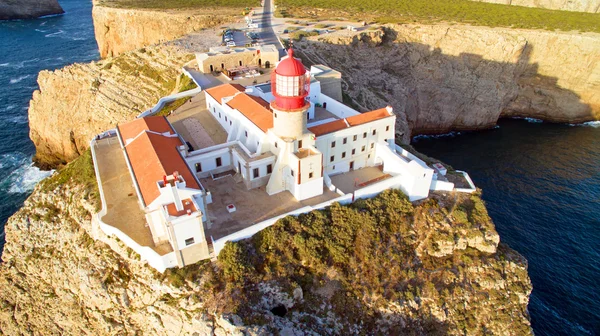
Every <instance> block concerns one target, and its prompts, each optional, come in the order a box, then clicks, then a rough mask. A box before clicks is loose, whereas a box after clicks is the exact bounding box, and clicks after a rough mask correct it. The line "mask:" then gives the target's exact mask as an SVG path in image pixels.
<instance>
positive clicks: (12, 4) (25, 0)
mask: <svg viewBox="0 0 600 336" xmlns="http://www.w3.org/2000/svg"><path fill="white" fill-rule="evenodd" d="M64 12H65V11H64V10H63V9H62V7H60V5H59V4H58V1H57V0H5V1H2V2H0V20H22V19H35V18H38V17H41V16H46V15H55V14H63V13H64Z"/></svg>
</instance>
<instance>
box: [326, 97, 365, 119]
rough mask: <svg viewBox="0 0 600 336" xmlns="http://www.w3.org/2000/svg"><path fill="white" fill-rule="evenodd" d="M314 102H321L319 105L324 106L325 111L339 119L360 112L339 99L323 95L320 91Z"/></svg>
mask: <svg viewBox="0 0 600 336" xmlns="http://www.w3.org/2000/svg"><path fill="white" fill-rule="evenodd" d="M316 103H318V104H321V106H324V107H325V109H326V110H327V111H329V112H331V113H333V114H335V115H336V116H337V117H338V118H341V119H343V118H348V117H352V116H355V115H359V114H360V112H358V111H356V110H355V109H353V108H351V107H349V106H346V105H344V104H342V103H340V102H339V101H337V100H335V99H333V98H331V97H328V96H327V95H324V94H322V93H321V94H320V95H319V97H318V99H317V100H316Z"/></svg>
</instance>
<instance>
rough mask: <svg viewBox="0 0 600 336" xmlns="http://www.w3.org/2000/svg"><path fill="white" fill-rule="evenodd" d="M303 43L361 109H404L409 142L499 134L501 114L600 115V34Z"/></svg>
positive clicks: (401, 29)
mask: <svg viewBox="0 0 600 336" xmlns="http://www.w3.org/2000/svg"><path fill="white" fill-rule="evenodd" d="M297 46H298V47H299V50H300V51H301V53H303V54H304V55H305V56H306V57H307V58H308V59H309V60H310V61H312V62H315V63H325V64H327V65H329V66H331V67H333V68H334V69H337V70H340V71H341V72H342V73H343V78H344V81H345V88H346V91H347V93H348V95H349V96H350V97H352V98H353V100H354V101H355V102H356V103H357V104H358V105H360V106H359V107H361V108H363V109H370V108H376V107H379V106H385V105H386V104H391V105H392V106H394V108H395V111H396V112H397V113H398V115H399V117H400V118H398V120H399V123H400V124H399V126H400V130H399V131H400V132H401V133H403V135H404V137H405V140H408V139H409V136H410V135H416V134H421V133H443V132H448V131H451V130H472V129H483V128H489V127H492V126H493V125H495V123H496V121H497V120H498V118H501V117H532V118H538V119H542V120H546V121H551V122H570V123H575V122H584V121H590V120H598V119H599V118H600V95H599V94H598V92H600V35H598V34H576V33H558V32H546V31H535V30H517V29H503V28H485V27H472V26H462V25H451V26H446V25H402V26H390V27H387V28H385V30H384V31H377V32H364V33H357V34H350V33H348V32H339V33H335V34H331V35H323V36H318V37H316V36H315V37H312V38H310V39H308V40H305V41H303V42H301V43H299V44H297ZM373 55H377V57H373Z"/></svg>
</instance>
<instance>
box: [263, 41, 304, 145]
mask: <svg viewBox="0 0 600 336" xmlns="http://www.w3.org/2000/svg"><path fill="white" fill-rule="evenodd" d="M271 88H272V89H271V90H272V91H273V96H274V97H275V100H274V101H273V102H271V109H272V110H273V130H274V132H275V134H277V135H278V136H279V137H281V138H287V139H299V138H301V137H302V136H303V135H305V134H307V133H308V130H307V129H306V122H307V120H308V110H309V108H310V103H309V102H308V101H307V100H306V97H307V96H308V93H309V89H310V74H309V72H308V71H306V69H305V68H304V65H303V64H302V62H301V61H300V60H299V59H297V58H294V50H293V49H291V48H290V49H289V50H288V56H287V57H285V58H283V59H282V60H281V61H280V62H279V64H278V65H277V67H276V68H275V71H274V72H273V74H272V77H271Z"/></svg>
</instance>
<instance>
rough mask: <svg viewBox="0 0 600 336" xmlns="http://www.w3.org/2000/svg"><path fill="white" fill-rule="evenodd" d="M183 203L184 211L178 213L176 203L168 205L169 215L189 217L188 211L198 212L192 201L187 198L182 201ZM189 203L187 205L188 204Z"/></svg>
mask: <svg viewBox="0 0 600 336" xmlns="http://www.w3.org/2000/svg"><path fill="white" fill-rule="evenodd" d="M181 202H182V203H183V210H181V211H177V207H175V203H171V204H168V205H167V212H168V213H169V215H171V216H173V217H179V216H183V215H187V211H188V210H190V212H192V213H194V212H195V211H196V207H195V206H194V203H193V202H192V200H191V199H189V198H187V199H184V200H182V201H181ZM186 203H187V204H186Z"/></svg>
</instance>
